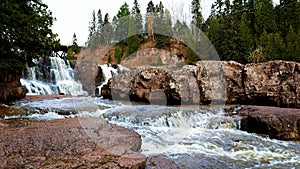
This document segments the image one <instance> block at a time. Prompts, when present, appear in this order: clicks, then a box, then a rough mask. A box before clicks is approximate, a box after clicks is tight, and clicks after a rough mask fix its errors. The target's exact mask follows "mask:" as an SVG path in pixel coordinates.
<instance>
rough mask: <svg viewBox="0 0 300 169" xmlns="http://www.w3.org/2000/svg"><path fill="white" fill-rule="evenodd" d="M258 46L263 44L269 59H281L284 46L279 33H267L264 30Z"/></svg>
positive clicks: (264, 51)
mask: <svg viewBox="0 0 300 169" xmlns="http://www.w3.org/2000/svg"><path fill="white" fill-rule="evenodd" d="M258 46H261V47H262V48H263V49H264V50H263V53H264V55H266V57H267V60H281V59H283V60H284V58H283V57H282V47H283V46H284V45H283V43H282V40H281V37H280V34H279V33H269V34H268V33H267V31H265V30H264V32H263V33H262V35H261V36H260V38H259V42H258Z"/></svg>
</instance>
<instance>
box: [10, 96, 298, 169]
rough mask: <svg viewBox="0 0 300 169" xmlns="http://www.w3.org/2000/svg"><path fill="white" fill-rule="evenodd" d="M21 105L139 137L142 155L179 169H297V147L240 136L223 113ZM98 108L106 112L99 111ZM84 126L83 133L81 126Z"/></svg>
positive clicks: (65, 103)
mask: <svg viewBox="0 0 300 169" xmlns="http://www.w3.org/2000/svg"><path fill="white" fill-rule="evenodd" d="M23 106H30V107H32V108H36V109H37V110H41V109H46V110H49V111H48V112H47V113H45V114H36V113H35V114H30V115H28V116H27V117H28V118H35V119H42V120H52V119H57V118H70V117H103V118H106V119H107V120H108V121H109V122H110V123H113V124H117V125H119V126H124V127H126V128H129V129H132V130H134V131H136V132H137V133H139V134H140V136H141V138H142V147H141V153H143V154H146V155H148V156H151V155H158V154H162V155H165V156H167V157H169V158H171V159H173V160H174V161H175V162H176V163H177V164H178V165H180V166H181V168H295V169H297V167H298V166H300V143H297V142H286V141H279V140H274V139H269V138H267V137H261V136H258V135H255V134H250V133H247V132H244V131H240V130H239V128H240V117H239V116H228V113H226V112H225V111H224V109H222V108H215V109H211V108H199V107H183V108H180V107H165V106H151V105H129V104H127V103H116V102H111V101H109V100H102V99H99V98H92V97H84V98H81V97H78V98H65V99H57V100H43V101H35V102H29V103H24V105H23ZM102 106H105V107H106V108H105V109H99V107H102ZM74 108H75V109H76V110H77V112H78V114H71V115H58V114H57V113H55V112H54V111H53V110H58V109H63V110H66V109H74ZM102 108H103V107H102ZM233 114H235V113H233ZM11 118H19V117H11ZM78 120H79V121H80V118H78ZM82 125H83V128H84V127H85V126H84V125H85V123H82ZM87 134H88V133H87ZM91 138H93V137H91ZM95 141H97V140H95ZM99 144H101V143H99Z"/></svg>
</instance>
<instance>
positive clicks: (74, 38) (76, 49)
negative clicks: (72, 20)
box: [71, 33, 80, 54]
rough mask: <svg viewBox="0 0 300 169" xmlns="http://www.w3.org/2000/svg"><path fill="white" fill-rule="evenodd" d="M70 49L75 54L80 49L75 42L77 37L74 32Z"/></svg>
mask: <svg viewBox="0 0 300 169" xmlns="http://www.w3.org/2000/svg"><path fill="white" fill-rule="evenodd" d="M71 48H72V51H73V52H74V53H75V54H76V53H79V52H80V50H79V46H78V44H77V37H76V34H75V33H74V34H73V39H72V46H71Z"/></svg>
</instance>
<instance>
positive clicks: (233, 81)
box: [102, 61, 300, 108]
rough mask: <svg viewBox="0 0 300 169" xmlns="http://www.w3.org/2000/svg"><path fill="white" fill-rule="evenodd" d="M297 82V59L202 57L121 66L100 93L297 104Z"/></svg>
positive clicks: (299, 73) (171, 99)
mask: <svg viewBox="0 0 300 169" xmlns="http://www.w3.org/2000/svg"><path fill="white" fill-rule="evenodd" d="M299 83H300V64H299V63H296V62H286V61H271V62H266V63H260V64H247V65H242V64H240V63H237V62H233V61H228V62H227V61H201V62H197V64H196V66H190V65H189V66H184V67H183V68H181V69H171V68H163V67H160V68H154V67H151V68H149V67H148V68H147V67H144V68H137V69H133V70H127V71H124V72H123V73H122V74H119V75H116V76H114V77H113V79H112V80H111V81H110V83H108V85H106V86H105V87H103V89H102V95H103V96H104V97H105V98H111V99H125V100H126V99H130V100H132V101H144V102H148V103H150V102H155V99H153V97H150V96H157V97H158V98H159V99H158V98H157V99H158V101H159V100H164V99H165V103H168V104H169V105H180V104H211V103H227V104H255V105H265V106H266V105H269V106H280V107H295V108H299V107H300V89H298V87H297V86H299ZM170 91H172V92H170ZM158 92H160V94H158ZM161 93H162V94H161ZM154 98H155V97H154ZM159 102H161V101H159Z"/></svg>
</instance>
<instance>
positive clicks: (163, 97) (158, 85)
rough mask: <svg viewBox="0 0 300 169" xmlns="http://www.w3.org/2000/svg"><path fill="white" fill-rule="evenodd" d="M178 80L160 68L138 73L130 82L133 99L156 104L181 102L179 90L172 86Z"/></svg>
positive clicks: (130, 95) (130, 96)
mask: <svg viewBox="0 0 300 169" xmlns="http://www.w3.org/2000/svg"><path fill="white" fill-rule="evenodd" d="M170 84H176V81H175V80H174V79H173V78H172V77H171V75H170V74H169V73H168V72H167V71H165V70H163V69H159V68H148V69H146V70H143V71H141V72H139V73H137V74H136V75H135V76H134V78H133V80H132V81H131V83H130V84H129V87H130V90H129V98H130V100H131V101H143V102H147V103H154V104H165V103H166V104H167V105H176V104H180V102H181V100H180V97H179V93H178V92H179V91H178V90H176V89H177V88H176V87H173V88H171V86H172V85H170Z"/></svg>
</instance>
